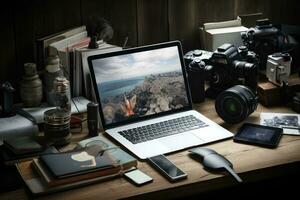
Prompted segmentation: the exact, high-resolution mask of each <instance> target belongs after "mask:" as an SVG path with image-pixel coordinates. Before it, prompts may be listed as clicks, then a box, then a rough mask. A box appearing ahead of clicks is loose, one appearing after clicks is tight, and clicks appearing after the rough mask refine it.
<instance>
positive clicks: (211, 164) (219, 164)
mask: <svg viewBox="0 0 300 200" xmlns="http://www.w3.org/2000/svg"><path fill="white" fill-rule="evenodd" d="M189 152H191V154H190V155H191V157H192V158H194V159H196V160H199V161H200V162H201V163H202V164H203V166H204V168H205V169H207V170H211V171H227V172H229V173H230V174H231V175H232V176H233V177H234V178H235V179H236V180H237V181H238V182H242V180H241V178H240V177H239V176H238V175H237V174H236V173H235V172H234V171H233V169H232V168H233V165H232V163H231V162H230V161H229V160H227V159H226V158H225V157H224V156H222V155H220V154H218V153H217V152H215V151H214V150H212V149H209V148H204V147H199V148H194V149H191V150H190V151H189Z"/></svg>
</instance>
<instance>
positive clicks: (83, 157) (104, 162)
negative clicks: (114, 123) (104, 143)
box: [40, 150, 115, 178]
mask: <svg viewBox="0 0 300 200" xmlns="http://www.w3.org/2000/svg"><path fill="white" fill-rule="evenodd" d="M91 154H92V155H91ZM40 161H41V162H42V163H43V164H44V165H45V166H46V167H47V169H48V170H49V171H50V172H51V174H52V175H53V176H54V177H55V178H67V177H71V176H76V175H81V174H85V173H90V172H94V171H98V170H107V169H109V168H115V162H114V160H113V159H112V158H111V157H110V156H109V155H108V154H107V153H100V154H96V155H95V154H93V153H91V152H89V151H88V150H81V151H75V152H74V151H73V152H65V153H58V154H48V155H42V156H41V157H40ZM108 173H109V170H108Z"/></svg>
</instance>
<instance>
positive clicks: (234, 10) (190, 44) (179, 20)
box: [0, 0, 300, 96]
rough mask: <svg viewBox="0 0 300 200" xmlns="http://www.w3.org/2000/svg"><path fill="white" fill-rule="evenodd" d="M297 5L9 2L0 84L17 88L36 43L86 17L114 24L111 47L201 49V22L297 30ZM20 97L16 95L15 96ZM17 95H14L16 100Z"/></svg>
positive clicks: (272, 1) (294, 1)
mask: <svg viewBox="0 0 300 200" xmlns="http://www.w3.org/2000/svg"><path fill="white" fill-rule="evenodd" d="M299 8H300V6H299V1H298V0H286V1H282V0H10V1H6V3H5V4H2V5H1V8H0V23H1V31H0V44H1V45H0V83H3V82H4V81H10V82H11V83H12V84H13V86H14V87H15V88H19V82H20V80H21V76H22V74H23V64H24V63H25V62H35V57H36V53H35V40H36V39H38V38H41V37H44V36H47V35H49V34H53V33H56V32H59V31H62V30H65V29H68V28H71V27H74V26H80V25H82V24H85V23H86V21H87V19H88V17H89V16H90V15H97V16H101V17H104V18H105V19H107V20H109V21H110V22H111V23H112V26H113V28H114V31H115V34H114V37H113V40H112V41H110V43H113V44H117V45H122V44H123V42H124V40H125V37H126V36H128V37H129V41H128V46H129V47H134V46H139V45H145V44H150V43H156V42H162V41H168V40H175V39H179V40H180V41H181V42H182V44H183V48H184V51H185V52H186V51H187V50H191V49H195V48H197V47H198V48H199V46H200V39H199V32H198V27H199V26H200V25H202V24H203V23H204V22H213V21H222V20H231V19H235V18H236V17H237V15H240V14H248V13H256V12H262V13H263V14H264V17H268V18H270V19H271V20H272V22H273V23H285V24H298V25H300V21H299V19H300V12H299V10H300V9H299ZM17 94H18V92H17ZM17 96H18V95H17Z"/></svg>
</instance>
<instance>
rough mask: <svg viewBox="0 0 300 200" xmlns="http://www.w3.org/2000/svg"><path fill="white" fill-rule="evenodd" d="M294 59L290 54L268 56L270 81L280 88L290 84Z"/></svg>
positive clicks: (267, 68)
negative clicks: (289, 79)
mask: <svg viewBox="0 0 300 200" xmlns="http://www.w3.org/2000/svg"><path fill="white" fill-rule="evenodd" d="M291 62H292V57H291V56H290V54H288V53H275V54H272V55H269V56H268V60H267V67H266V76H267V78H268V80H269V81H270V82H271V83H273V84H275V85H278V86H285V85H287V84H288V78H289V76H290V74H291Z"/></svg>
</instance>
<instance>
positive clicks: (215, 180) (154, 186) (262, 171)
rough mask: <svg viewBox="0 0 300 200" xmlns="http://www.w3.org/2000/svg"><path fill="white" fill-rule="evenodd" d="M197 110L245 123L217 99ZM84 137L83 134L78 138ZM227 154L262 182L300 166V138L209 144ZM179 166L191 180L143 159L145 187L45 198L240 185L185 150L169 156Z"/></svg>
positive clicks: (110, 185)
mask: <svg viewBox="0 0 300 200" xmlns="http://www.w3.org/2000/svg"><path fill="white" fill-rule="evenodd" d="M195 109H197V110H198V111H200V112H201V113H203V114H204V115H206V116H207V117H208V118H210V119H212V120H214V121H215V122H217V123H219V124H220V125H222V126H224V127H225V128H227V129H229V130H230V131H232V132H233V133H235V132H236V131H237V129H238V127H240V125H241V124H236V125H228V124H225V123H223V121H222V120H221V119H220V118H219V117H218V116H217V114H216V112H215V109H214V104H213V101H209V100H208V101H206V102H205V103H203V104H199V105H196V106H195ZM270 111H272V112H290V113H293V112H292V110H290V109H288V108H280V107H275V108H272V109H268V108H265V107H263V106H261V105H259V107H258V109H257V111H256V112H254V113H253V114H252V115H251V116H250V117H249V118H248V120H247V122H254V123H259V114H260V112H270ZM75 139H76V140H78V139H80V136H77V138H75ZM205 146H206V147H209V148H212V149H214V150H216V151H217V152H219V153H221V154H223V155H225V156H226V157H227V158H228V159H229V160H230V161H231V162H232V163H233V165H234V169H235V171H236V172H237V173H238V174H239V175H240V176H241V178H242V179H243V180H244V181H245V182H253V181H260V180H264V179H266V178H270V177H275V176H278V175H282V174H284V173H286V172H287V169H288V170H291V169H293V167H292V166H295V165H297V166H299V163H300V162H299V161H300V154H299V152H300V137H299V136H288V135H284V136H283V137H282V139H281V141H280V144H279V146H278V148H276V149H266V148H261V147H257V146H251V145H244V144H238V143H234V142H233V141H232V139H228V140H225V141H221V142H216V143H214V144H209V145H205ZM167 157H168V158H169V159H170V160H171V161H173V162H174V163H175V164H176V165H177V166H179V167H180V168H181V169H183V170H184V171H185V172H187V174H188V179H186V180H183V181H179V182H176V183H169V182H168V181H167V180H166V179H165V178H164V177H162V176H161V175H160V174H159V173H158V172H156V171H155V170H154V169H152V168H151V167H150V166H149V165H148V164H147V163H146V162H139V165H138V167H139V168H140V169H141V170H142V171H144V172H146V173H147V174H148V175H150V176H151V177H152V178H153V179H154V181H153V183H150V184H147V185H145V186H142V187H136V186H134V185H132V184H131V183H129V182H127V181H126V180H125V179H123V178H118V179H114V180H111V181H107V182H102V183H97V184H93V185H90V186H86V187H82V188H78V189H73V190H69V191H65V192H60V193H56V194H52V195H48V196H43V197H40V198H41V199H78V200H82V199H120V198H130V197H131V198H141V199H145V198H147V199H148V198H153V199H158V198H160V199H161V198H162V197H163V198H168V199H171V198H175V197H176V198H179V197H183V196H187V195H192V194H198V193H201V192H205V191H211V190H216V189H221V188H226V187H229V186H233V185H236V184H237V183H236V182H235V180H234V179H233V178H232V177H230V176H228V175H220V174H212V173H209V172H207V171H205V170H204V169H203V167H202V165H201V164H200V163H198V162H196V161H194V160H193V159H191V158H190V157H189V156H188V151H187V150H183V151H180V152H177V153H173V154H170V155H168V156H167ZM2 198H3V199H6V198H7V199H28V198H31V197H30V195H29V194H27V193H26V192H25V189H20V190H17V191H13V192H9V193H6V194H2V195H1V196H0V199H2Z"/></svg>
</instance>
